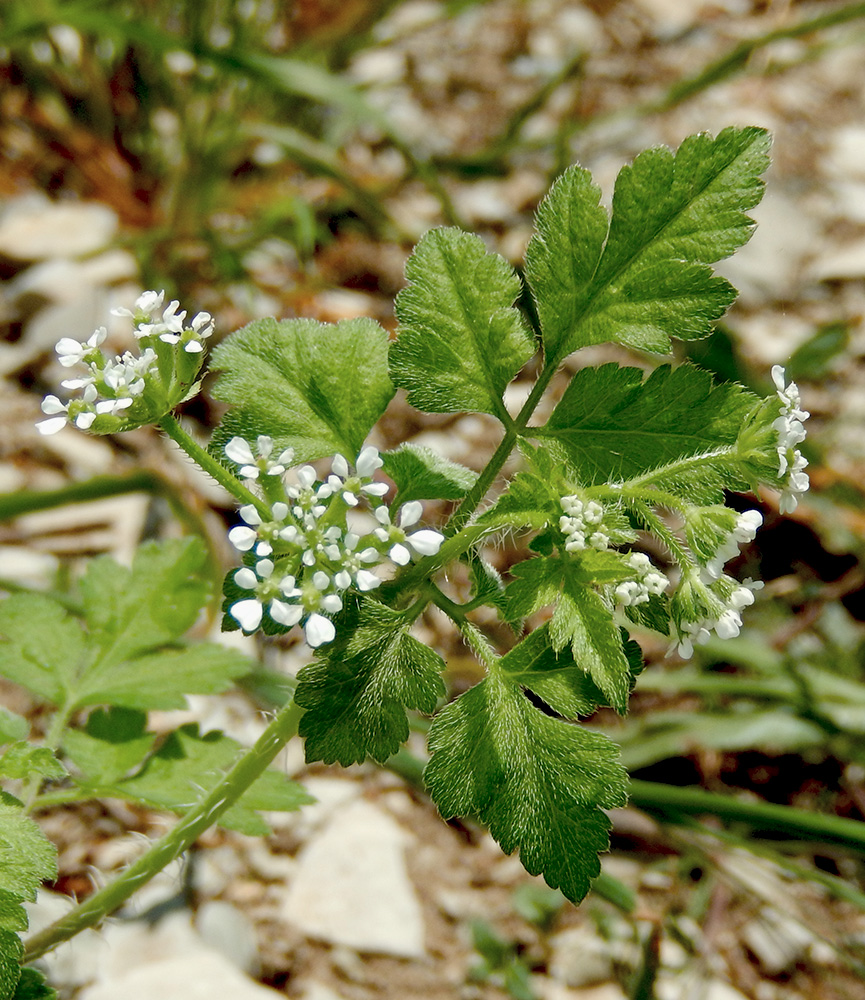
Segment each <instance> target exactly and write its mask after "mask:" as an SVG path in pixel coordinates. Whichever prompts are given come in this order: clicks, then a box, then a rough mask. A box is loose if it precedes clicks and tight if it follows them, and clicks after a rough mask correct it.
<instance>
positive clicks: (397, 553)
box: [388, 542, 411, 566]
mask: <svg viewBox="0 0 865 1000" xmlns="http://www.w3.org/2000/svg"><path fill="white" fill-rule="evenodd" d="M388 555H389V556H390V558H391V560H392V561H393V562H395V563H396V564H397V566H405V565H407V564H408V563H409V562H410V561H411V552H409V550H408V549H407V548H406V547H405V546H404V545H400V544H399V542H397V544H396V545H394V546H392V547H391V550H390V552H388Z"/></svg>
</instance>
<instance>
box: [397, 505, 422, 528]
mask: <svg viewBox="0 0 865 1000" xmlns="http://www.w3.org/2000/svg"><path fill="white" fill-rule="evenodd" d="M421 514H423V504H422V503H421V502H420V500H412V501H411V502H410V503H405V504H403V505H402V507H400V511H399V520H398V521H397V523H398V524H399V526H400V527H401V528H410V527H411V526H412V525H413V524H417V523H418V521H419V520H420V516H421Z"/></svg>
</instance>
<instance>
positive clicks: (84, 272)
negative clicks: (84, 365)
mask: <svg viewBox="0 0 865 1000" xmlns="http://www.w3.org/2000/svg"><path fill="white" fill-rule="evenodd" d="M137 274H138V264H137V263H136V261H135V258H134V257H133V256H132V254H130V253H128V252H127V251H125V250H108V251H106V252H105V253H101V254H99V256H98V257H91V258H89V259H88V260H82V261H79V260H69V259H67V258H65V257H51V258H49V259H48V260H43V261H40V262H39V263H38V264H34V265H33V266H32V267H28V268H27V270H26V271H22V272H21V273H20V274H19V275H17V276H16V277H15V279H14V280H13V281H10V282H9V285H8V287H7V292H8V294H9V297H10V299H12V300H13V301H14V300H15V299H18V298H20V297H21V296H23V295H38V296H40V297H41V298H44V299H48V300H49V301H51V302H74V301H75V300H76V299H79V298H81V293H82V289H86V288H88V287H95V286H99V285H110V284H113V283H114V282H116V281H124V280H127V279H132V278H135V277H136V276H137ZM105 314H106V315H107V314H108V309H107V308H106V310H105ZM90 332H92V331H87V330H82V331H81V337H82V339H84V337H85V336H89V335H90ZM70 336H71V334H70Z"/></svg>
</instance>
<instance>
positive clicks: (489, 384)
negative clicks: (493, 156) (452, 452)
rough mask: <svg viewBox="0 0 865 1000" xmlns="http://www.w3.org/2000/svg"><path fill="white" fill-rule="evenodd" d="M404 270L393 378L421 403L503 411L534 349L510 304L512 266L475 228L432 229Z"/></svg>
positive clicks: (438, 408)
mask: <svg viewBox="0 0 865 1000" xmlns="http://www.w3.org/2000/svg"><path fill="white" fill-rule="evenodd" d="M406 278H407V279H408V281H409V282H410V284H409V286H408V287H407V288H405V289H403V290H402V291H401V292H400V293H399V295H398V296H397V299H396V314H397V317H398V319H399V322H400V328H399V335H398V338H397V340H396V341H395V343H394V344H393V345H392V346H391V349H390V372H391V377H392V378H393V380H394V382H395V383H396V384H397V385H398V386H402V387H403V388H405V389H407V390H408V394H409V402H410V403H411V404H412V405H413V406H416V407H418V408H419V409H421V410H428V411H430V412H432V413H454V412H456V411H459V410H479V411H481V412H483V413H492V414H493V415H496V416H498V415H501V414H502V413H503V412H504V406H503V403H502V395H503V393H504V390H505V387H506V386H507V384H508V383H509V382H510V381H511V379H512V378H513V377H514V375H516V373H517V372H518V371H519V370H520V368H522V366H523V365H524V364H525V363H526V361H528V359H529V358H530V357H531V356H532V355H533V354H534V352H535V344H534V341H533V339H532V337H531V336H530V335H529V333H528V332H527V330H526V328H525V326H524V324H523V321H522V317H521V316H520V313H519V311H518V310H517V309H514V308H513V303H514V301H515V300H516V299H517V297H518V296H519V294H520V281H519V278H518V277H517V275H516V273H515V272H514V269H513V268H512V267H511V266H510V264H508V262H507V261H506V260H505V259H504V258H503V257H500V256H499V255H498V254H493V253H489V252H488V251H487V249H486V247H485V246H484V243H483V241H482V240H481V239H480V238H479V237H477V236H474V235H471V234H469V233H465V232H462V231H461V230H459V229H433V230H432V231H431V232H429V233H427V234H426V235H425V236H424V237H423V239H421V241H420V242H419V243H418V245H417V246H416V247H415V249H414V253H412V255H411V257H409V259H408V262H407V263H406Z"/></svg>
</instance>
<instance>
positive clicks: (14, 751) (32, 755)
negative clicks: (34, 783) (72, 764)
mask: <svg viewBox="0 0 865 1000" xmlns="http://www.w3.org/2000/svg"><path fill="white" fill-rule="evenodd" d="M65 774H66V768H65V767H64V766H63V765H62V764H61V763H60V761H59V760H58V759H57V758H56V757H55V756H54V752H53V751H52V750H50V749H49V748H48V747H39V746H34V745H33V744H32V743H28V742H27V741H26V740H21V741H20V742H18V743H13V744H12V746H10V747H9V748H8V749H7V750H6V752H5V753H4V754H3V756H2V757H0V776H2V777H4V778H13V779H26V778H29V777H30V776H31V775H41V777H43V778H55V779H56V778H62V777H63V776H64V775H65Z"/></svg>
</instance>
